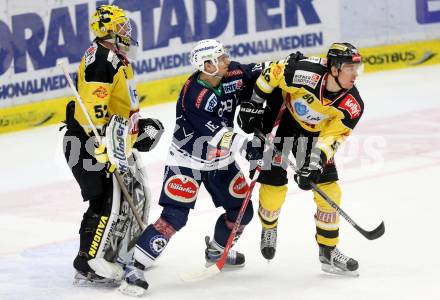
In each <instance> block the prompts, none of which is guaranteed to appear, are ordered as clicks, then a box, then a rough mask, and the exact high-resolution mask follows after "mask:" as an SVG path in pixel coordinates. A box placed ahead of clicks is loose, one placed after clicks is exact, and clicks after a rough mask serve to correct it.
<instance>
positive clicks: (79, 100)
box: [58, 61, 145, 230]
mask: <svg viewBox="0 0 440 300" xmlns="http://www.w3.org/2000/svg"><path fill="white" fill-rule="evenodd" d="M58 65H59V66H60V68H61V69H62V70H63V73H64V76H65V77H66V79H67V83H68V84H69V87H70V89H71V90H72V92H73V94H74V95H75V98H76V100H77V102H78V103H79V106H80V107H81V110H82V112H83V113H84V116H85V117H86V119H87V122H88V123H89V125H90V127H91V128H92V130H93V134H94V135H95V138H96V140H97V141H98V143H99V145H102V138H101V136H100V135H99V133H98V130H97V129H96V127H95V124H93V122H92V119H91V118H90V116H89V113H88V112H87V108H86V107H85V105H84V102H83V101H82V99H81V96H80V95H79V94H78V91H77V90H76V87H75V85H74V84H73V81H72V78H71V77H70V75H69V73H68V72H67V70H66V67H65V65H64V61H60V62H59V63H58ZM113 174H114V175H115V177H116V180H117V181H118V183H119V186H120V187H121V190H122V193H123V194H124V196H125V197H126V199H127V202H128V205H129V206H130V209H131V210H132V211H133V215H134V217H135V219H136V221H137V222H138V224H139V226H140V227H141V229H142V230H144V229H145V224H144V223H143V222H142V220H141V217H140V216H139V214H138V212H137V210H136V207H135V206H134V203H133V198H132V197H131V195H130V193H129V192H128V190H127V188H126V186H125V184H124V181H123V179H122V177H121V175H120V174H118V173H117V172H115V173H113Z"/></svg>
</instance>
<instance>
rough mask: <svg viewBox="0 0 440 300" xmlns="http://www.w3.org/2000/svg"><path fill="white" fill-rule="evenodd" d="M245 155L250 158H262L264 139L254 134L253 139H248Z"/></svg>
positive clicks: (249, 159)
mask: <svg viewBox="0 0 440 300" xmlns="http://www.w3.org/2000/svg"><path fill="white" fill-rule="evenodd" d="M245 147H246V149H245V151H246V152H245V155H244V157H245V158H246V159H247V160H248V161H251V160H254V161H256V160H260V159H262V158H263V152H264V141H262V140H261V139H260V138H259V137H257V136H254V138H253V139H252V140H251V141H248V142H247V143H246V144H245Z"/></svg>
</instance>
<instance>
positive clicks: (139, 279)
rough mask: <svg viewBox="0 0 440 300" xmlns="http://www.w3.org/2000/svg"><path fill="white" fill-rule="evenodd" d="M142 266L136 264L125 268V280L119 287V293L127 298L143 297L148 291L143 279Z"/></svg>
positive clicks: (146, 283)
mask: <svg viewBox="0 0 440 300" xmlns="http://www.w3.org/2000/svg"><path fill="white" fill-rule="evenodd" d="M143 269H144V268H143V266H142V265H141V264H139V263H138V262H135V263H134V264H130V265H127V266H126V267H125V278H124V281H123V282H122V283H121V286H120V287H119V291H120V292H121V293H122V294H124V295H128V296H134V297H140V296H143V295H144V294H145V293H146V291H147V289H148V282H147V281H146V280H145V277H144V270H143Z"/></svg>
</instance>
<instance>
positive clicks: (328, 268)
mask: <svg viewBox="0 0 440 300" xmlns="http://www.w3.org/2000/svg"><path fill="white" fill-rule="evenodd" d="M319 261H320V262H321V269H322V270H323V271H324V272H327V273H332V274H338V275H347V276H359V273H358V268H359V264H358V262H357V261H356V260H355V259H353V258H351V257H348V256H346V255H344V254H343V253H342V252H341V251H339V249H338V248H336V247H329V246H324V245H319Z"/></svg>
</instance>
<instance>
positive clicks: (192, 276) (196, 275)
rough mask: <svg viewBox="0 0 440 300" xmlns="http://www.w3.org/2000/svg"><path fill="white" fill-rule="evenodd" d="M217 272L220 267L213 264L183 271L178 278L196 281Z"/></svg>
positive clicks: (185, 280)
mask: <svg viewBox="0 0 440 300" xmlns="http://www.w3.org/2000/svg"><path fill="white" fill-rule="evenodd" d="M218 273H220V269H219V268H218V266H217V264H213V265H212V266H209V267H207V268H203V269H200V270H196V271H191V272H187V273H184V274H182V275H180V278H181V279H182V281H184V282H197V281H201V280H205V279H207V278H210V277H213V276H215V275H217V274H218Z"/></svg>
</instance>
